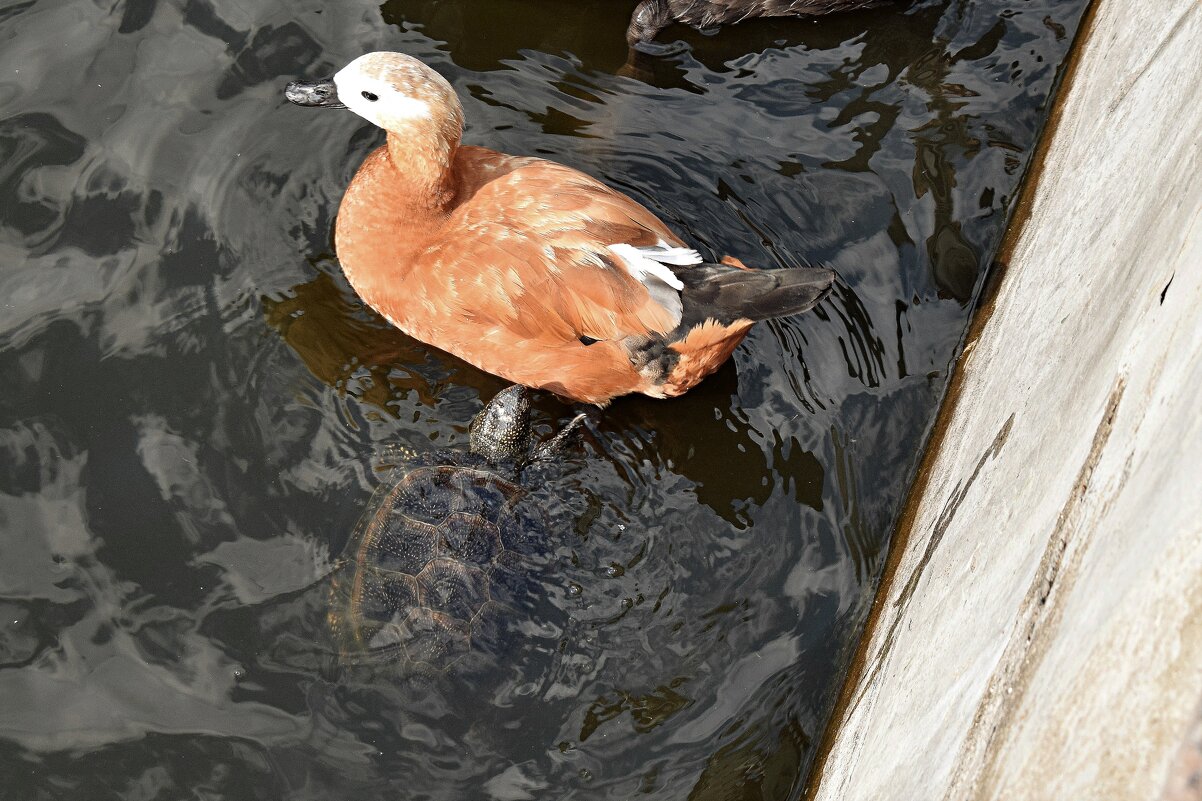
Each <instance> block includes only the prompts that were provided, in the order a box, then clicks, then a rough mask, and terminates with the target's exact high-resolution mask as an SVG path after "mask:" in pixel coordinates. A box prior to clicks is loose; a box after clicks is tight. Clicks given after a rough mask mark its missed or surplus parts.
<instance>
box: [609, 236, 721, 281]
mask: <svg viewBox="0 0 1202 801" xmlns="http://www.w3.org/2000/svg"><path fill="white" fill-rule="evenodd" d="M609 249H610V250H611V251H613V253H614V254H615V255H616V256H617V257H618V258H620V259H621V260H622V264H623V265H624V266H625V267H626V270H627V272H629V273H630V274H631V275H632V276H634V277H635V279H636V280H638V282H639V283H641V284H644V285H645V284H646V283H647V280H648V279H649V278H652V277H654V278H657V279H659V280H660V281H662V282H663V283H665V284H667V285H668V286H670V287H672V288H673V289H675V290H676V291H678V292H679V291H680V290H682V289H684V284H682V283H681V282H680V279H679V278H677V277H676V276H675V275H673V274H672V271H671V270H669V269H668V268H667V267H665V266H664V265H665V264H674V265H676V266H678V267H682V266H685V265H688V264H700V263H701V254H699V253H698V252H697V251H695V250H693V249H692V248H678V247H672V246H670V245H650V246H646V247H635V246H634V245H627V244H625V243H623V244H619V245H610V246H609Z"/></svg>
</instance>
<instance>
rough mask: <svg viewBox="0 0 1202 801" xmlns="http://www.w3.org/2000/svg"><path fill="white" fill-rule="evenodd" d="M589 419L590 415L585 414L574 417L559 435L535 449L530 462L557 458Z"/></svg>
mask: <svg viewBox="0 0 1202 801" xmlns="http://www.w3.org/2000/svg"><path fill="white" fill-rule="evenodd" d="M587 418H588V414H586V413H585V412H581V413H580V414H578V415H576V416H575V417H573V418H572V420H571V422H570V423H568V424H567V425H566V426H564V427H563V428H562V429H561V430H560V432H559V433H558V434H556V435H555V436H553V437H551V439H549V440H547V441H546V442H544V443H543V444H541V445H539V446H538V447H537V448H535V449H534V453H532V454H530V461H532V462H544V461H550V460H551V459H555V458H557V457H558V456H559V455H560V454H561V453H563V451H564V448H566V447H567V444H568V439H569V438H570V437H572V436H573V435H574V434H575V433H576V430H577V429H579V428H580V426H581V425H582V424H583V423H584V421H585V420H586V419H587Z"/></svg>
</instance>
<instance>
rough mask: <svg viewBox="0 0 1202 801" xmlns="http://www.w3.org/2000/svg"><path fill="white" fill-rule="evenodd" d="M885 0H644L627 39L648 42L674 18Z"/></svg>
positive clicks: (779, 12)
mask: <svg viewBox="0 0 1202 801" xmlns="http://www.w3.org/2000/svg"><path fill="white" fill-rule="evenodd" d="M885 1H886V0H642V2H641V3H639V5H638V7H637V8H635V10H634V13H633V14H631V15H630V27H629V28H627V29H626V41H627V42H628V43H629V44H630V46H631V47H633V46H634V45H636V44H638V43H639V42H649V41H651V40H652V39H654V38H655V35H656V34H657V33H659V32H660V31H661V30H663V29H664V28H666V27H667V26H669V25H671V24H672V23H673V22H683V23H684V24H686V25H692V26H693V27H694V28H707V27H710V26H713V25H723V24H726V23H731V22H742V21H743V20H745V19H752V18H754V17H802V16H819V15H822V14H832V13H835V12H837V11H854V10H856V9H859V8H869V7H871V6H876V5H880V4H881V3H882V2H885Z"/></svg>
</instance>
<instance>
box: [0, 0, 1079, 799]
mask: <svg viewBox="0 0 1202 801" xmlns="http://www.w3.org/2000/svg"><path fill="white" fill-rule="evenodd" d="M1084 4H1085V3H1084V0H1070V1H1068V2H1066V1H1065V0H1030V1H1029V2H1024V3H1022V4H1018V5H1016V4H1014V3H1003V2H1001V1H1000V0H971V1H969V0H923V1H921V2H916V3H913V4H898V5H893V6H886V7H882V8H879V9H875V10H872V11H866V12H861V13H855V14H849V15H846V16H843V17H836V18H830V19H825V20H820V21H813V20H768V21H758V22H755V23H750V24H747V25H744V26H738V27H732V28H727V29H724V30H722V31H720V32H716V33H715V32H704V33H702V32H696V31H692V30H690V29H687V28H680V27H674V28H671V29H669V30H667V31H665V33H664V34H663V36H661V39H660V41H659V42H658V43H657V44H655V45H654V46H653V48H652V49H653V50H654V53H653V54H651V55H647V56H645V57H641V58H640V59H638V60H637V61H634V62H631V63H628V58H629V53H628V52H627V50H626V47H625V44H624V40H623V36H622V34H623V31H624V29H625V26H626V22H627V19H628V13H629V10H630V9H629V7H628V6H629V5H632V4H620V3H614V2H612V0H584V1H582V2H567V0H490V2H487V3H485V2H467V0H439V1H438V2H435V1H434V0H414V1H413V2H401V0H390V2H387V3H385V4H384V5H383V6H380V5H378V2H374V1H372V0H365V1H364V2H351V3H345V4H340V5H339V6H338V8H337V9H334V8H333V7H331V6H329V4H324V3H318V2H315V1H314V0H300V2H296V3H280V2H277V1H276V0H258V1H257V2H252V3H246V2H240V3H235V2H229V0H127V1H126V2H113V3H101V4H98V3H94V2H90V1H85V0H63V1H62V2H59V3H28V2H17V3H7V4H0V44H2V45H3V46H2V47H0V297H3V298H6V300H5V302H4V303H3V304H0V380H2V381H3V382H4V386H5V391H4V393H3V395H2V396H0V526H2V533H0V536H2V540H0V548H2V554H3V556H2V558H0V697H3V698H4V699H5V702H4V704H3V705H2V706H0V787H3V788H5V793H8V794H11V795H12V796H13V797H19V798H28V799H37V798H59V797H79V798H82V797H87V798H100V797H113V798H175V797H181V796H183V795H195V796H199V797H222V798H231V799H233V798H248V799H249V798H278V797H288V798H330V797H336V798H340V797H349V796H351V795H352V794H353V795H354V796H355V797H356V798H394V797H396V796H397V794H398V793H403V794H404V795H405V797H410V798H496V799H517V798H630V797H635V796H639V795H646V796H649V797H653V798H680V799H685V798H689V799H732V798H740V799H752V798H755V799H759V798H763V799H768V798H772V799H776V798H790V797H795V796H796V795H797V793H798V792H799V790H800V787H801V785H802V783H803V780H804V776H805V773H806V771H807V770H808V766H809V763H810V760H811V758H812V755H813V748H814V744H815V742H816V741H817V739H818V738H819V736H820V734H821V729H822V727H823V725H824V723H825V721H826V717H827V715H828V713H829V709H830V705H831V702H832V700H833V696H834V693H835V691H836V689H837V687H838V685H839V682H840V680H841V676H842V672H843V668H844V666H845V663H846V658H847V654H848V653H849V649H850V648H851V647H852V646H853V645H854V642H855V639H856V637H857V635H858V633H859V630H860V627H861V624H862V622H863V619H864V614H865V611H866V608H867V604H868V602H869V601H870V598H871V592H872V589H873V587H874V580H875V576H876V572H877V567H878V565H879V564H880V562H881V559H882V556H883V553H884V548H885V545H886V543H887V537H888V533H889V531H890V527H891V525H892V522H893V520H894V518H895V515H896V513H897V507H898V504H899V501H900V498H901V496H902V494H903V492H904V491H905V488H906V485H907V482H908V480H909V477H910V475H911V473H912V470H913V466H914V464H915V463H916V460H917V456H918V449H919V447H920V445H921V443H922V440H923V436H924V433H925V431H926V429H927V427H928V425H929V423H930V421H931V418H932V415H933V413H934V410H935V406H936V404H937V401H938V399H939V397H940V395H941V393H942V391H943V387H944V385H945V383H946V378H947V371H948V368H949V365H950V364H951V362H952V361H953V359H954V358H955V355H956V348H957V343H958V341H959V338H960V336H961V333H962V332H963V330H964V327H965V324H966V321H967V314H968V309H969V308H970V306H971V301H972V299H973V297H974V295H975V293H976V291H977V287H978V286H979V285H980V283H981V278H982V274H983V270H984V269H985V267H986V266H987V265H988V263H989V260H990V258H991V255H992V252H993V249H994V247H995V246H996V243H997V241H998V238H999V236H1000V233H1001V228H1002V225H1003V224H1004V219H1005V215H1006V212H1007V210H1008V208H1009V205H1010V202H1011V199H1012V198H1013V196H1014V194H1015V192H1016V188H1017V183H1018V180H1019V178H1020V176H1021V173H1022V170H1023V168H1024V167H1025V165H1026V163H1027V161H1028V159H1029V156H1030V152H1031V148H1032V146H1033V143H1034V139H1035V136H1036V134H1037V132H1038V130H1039V128H1040V126H1041V124H1042V121H1043V119H1044V117H1045V114H1046V103H1047V99H1048V95H1049V92H1050V91H1051V89H1052V87H1053V84H1054V80H1055V76H1056V73H1057V70H1058V69H1059V65H1060V64H1061V62H1062V60H1063V58H1064V57H1065V54H1066V52H1067V49H1068V47H1069V44H1070V41H1071V39H1072V36H1073V34H1074V32H1075V30H1076V27H1077V24H1078V20H1079V17H1080V15H1081V12H1082V10H1083V7H1084ZM515 20H521V21H522V24H514V21H515ZM62 42H70V46H69V47H65V46H59V43H62ZM380 47H387V48H391V49H397V50H402V51H405V52H408V53H411V54H413V55H415V56H417V57H419V58H422V59H424V60H426V61H427V62H429V63H430V64H432V65H433V66H434V67H435V68H436V69H438V70H440V71H441V72H442V73H443V74H444V75H446V76H447V77H448V78H449V79H450V80H451V81H452V82H453V83H454V84H455V86H456V88H457V89H458V90H459V92H460V95H461V97H462V98H463V99H464V105H465V110H466V114H467V118H468V130H467V133H466V137H465V138H466V141H468V142H470V143H473V144H482V145H487V146H490V147H494V148H497V149H500V150H505V151H508V152H513V153H523V154H539V155H545V156H548V157H550V158H554V159H556V160H559V161H563V162H566V163H568V164H571V165H573V166H576V167H579V168H580V169H583V170H585V171H587V172H590V173H592V174H594V175H597V176H599V177H601V178H602V179H604V180H605V181H607V182H609V183H610V184H612V185H614V186H616V187H618V188H620V189H622V190H623V191H626V192H628V193H630V194H631V195H632V196H634V197H635V198H637V199H638V200H640V201H641V202H643V203H645V204H646V205H648V206H649V207H650V208H652V209H653V210H655V211H656V213H658V214H659V215H661V216H662V217H663V218H664V219H665V220H666V221H667V222H668V223H669V224H670V225H672V226H673V227H674V228H675V229H676V230H678V231H679V232H680V233H681V234H682V235H683V236H685V237H686V239H688V240H689V241H691V242H694V243H696V245H697V246H698V247H699V249H700V250H702V251H703V252H704V254H705V255H707V256H710V257H716V256H720V255H722V254H725V253H730V254H734V255H736V256H739V257H740V258H742V259H743V260H744V261H746V262H747V263H748V264H752V265H758V266H764V267H789V266H796V265H799V264H805V263H817V264H825V265H829V266H831V267H833V268H834V269H835V270H836V271H837V272H838V273H839V276H840V278H839V282H838V285H837V287H836V291H835V292H834V293H833V294H832V295H831V297H830V298H829V299H828V300H827V301H825V302H823V303H822V304H821V305H820V306H819V307H818V308H817V309H816V310H815V311H814V312H813V313H810V314H807V315H803V316H801V317H797V318H793V319H788V320H783V321H775V322H772V323H770V324H765V325H761V326H758V327H757V328H756V329H755V330H754V331H753V333H752V335H751V336H750V337H749V338H748V339H747V341H746V343H745V344H744V345H743V346H741V347H740V349H739V350H738V351H737V353H736V354H735V358H734V359H733V360H732V361H731V363H730V364H728V365H727V366H726V367H725V368H723V369H722V370H721V371H719V372H718V373H717V374H716V375H715V376H713V377H712V378H710V379H709V380H707V381H706V382H705V383H703V384H702V385H701V386H699V387H698V388H697V389H696V390H694V391H693V392H691V393H689V394H688V395H686V396H685V397H683V398H680V399H677V400H674V401H671V402H662V401H653V400H650V399H643V398H626V399H621V400H619V401H618V402H616V403H615V404H613V406H612V407H610V408H609V409H608V410H606V411H605V412H604V413H603V414H599V415H594V416H593V418H592V420H591V421H590V423H589V426H588V431H587V433H586V434H585V436H583V437H582V438H581V441H580V443H579V445H578V446H577V447H576V448H575V450H574V451H573V452H572V454H571V455H570V456H569V458H568V459H566V460H565V462H564V463H563V464H561V465H557V466H553V467H548V468H546V470H545V471H544V472H541V473H539V474H538V475H537V476H536V477H535V478H534V479H533V480H531V481H530V485H531V492H532V496H531V497H532V499H533V500H534V501H537V502H538V504H540V505H541V507H542V508H544V509H545V510H546V512H547V514H548V515H550V516H551V517H552V519H554V520H555V521H557V522H556V525H555V526H554V527H553V529H552V531H554V536H551V537H548V538H547V540H546V542H545V543H544V545H545V550H544V551H542V552H540V554H539V559H540V560H541V561H540V563H539V564H540V567H539V570H538V571H537V585H538V586H539V587H540V588H541V590H542V591H543V592H544V594H545V597H546V598H547V599H548V602H549V603H552V604H553V605H554V606H555V609H556V610H557V616H552V618H551V621H552V622H551V623H548V624H547V626H545V627H543V628H538V629H537V631H536V632H535V633H534V634H530V632H529V631H528V632H527V634H528V635H529V639H530V642H529V643H528V647H518V648H517V649H516V650H514V651H510V652H506V653H505V655H504V656H503V657H501V658H498V659H497V660H495V663H493V664H492V665H491V666H489V667H488V669H487V670H475V671H474V672H473V671H464V672H462V673H455V672H454V671H451V672H448V673H446V674H441V675H435V676H421V675H408V674H404V673H402V672H397V673H390V672H388V671H387V670H381V671H377V672H376V673H374V674H371V675H366V676H365V675H350V674H347V673H340V672H338V671H337V670H333V671H331V670H330V669H329V665H328V664H327V663H326V661H327V660H325V659H324V658H323V657H322V653H323V651H322V643H323V642H325V639H324V638H325V637H326V636H327V634H326V632H325V625H326V622H325V621H326V616H327V614H328V609H327V599H328V594H327V593H326V592H325V591H324V590H323V587H324V586H325V584H326V583H327V582H328V578H327V574H328V573H329V572H330V571H331V570H332V569H333V567H334V565H335V563H336V560H337V559H338V557H339V554H340V552H341V550H342V548H343V547H344V546H345V544H346V542H347V540H348V538H349V536H350V533H351V531H352V530H353V528H354V526H355V523H356V521H357V520H358V518H359V516H360V514H361V513H362V511H363V507H364V504H365V503H366V500H367V498H368V496H369V494H370V493H371V490H372V489H373V487H375V486H376V485H377V484H378V483H379V481H380V480H381V478H380V474H379V473H378V471H377V470H376V466H377V465H376V462H377V459H376V458H375V454H376V452H377V451H378V449H379V448H380V447H381V446H384V445H386V444H391V443H405V444H407V445H410V446H413V447H416V448H419V449H428V448H435V447H443V446H462V445H463V443H464V439H465V431H466V425H467V423H468V421H469V420H470V419H471V417H472V415H473V414H475V412H476V411H477V410H478V409H479V408H480V405H481V400H482V399H486V398H488V397H490V396H491V395H493V394H494V393H495V392H496V391H497V390H499V389H500V388H501V387H502V386H503V384H502V382H501V381H499V380H498V379H496V378H493V377H491V376H488V375H485V374H483V373H481V372H479V371H478V370H475V369H474V368H472V367H470V366H468V365H466V364H464V363H463V362H460V361H459V360H457V359H455V358H454V357H451V356H448V355H447V354H443V353H440V352H438V351H436V350H433V349H431V348H428V347H426V346H423V345H421V344H420V343H417V342H414V341H413V340H411V339H409V338H408V337H406V336H404V335H403V334H400V333H399V332H396V331H394V330H392V329H390V328H389V327H388V326H387V325H386V324H384V323H383V322H382V321H381V320H380V319H379V318H378V317H376V316H375V315H374V314H373V313H371V312H370V311H369V310H366V309H365V308H364V307H363V306H362V304H361V303H360V302H359V301H358V300H357V299H356V298H355V296H354V295H353V293H351V292H350V290H349V288H348V287H347V285H346V283H345V281H344V279H343V278H342V275H341V273H340V271H339V269H338V266H337V261H336V258H335V257H334V255H333V254H332V252H331V245H330V240H331V234H330V232H331V228H332V223H333V216H334V214H335V212H336V210H337V205H338V200H339V198H340V197H341V193H342V191H343V189H344V187H345V186H346V184H347V182H348V181H349V179H350V176H351V175H352V174H353V172H354V169H355V167H356V166H357V165H358V163H359V161H360V160H361V159H362V157H363V156H364V155H365V154H366V153H367V152H369V151H370V150H371V149H372V148H373V147H375V146H376V145H378V143H379V142H380V134H379V133H378V132H377V131H375V130H374V129H372V128H371V127H370V126H367V125H366V124H364V123H362V121H361V120H359V119H358V118H355V117H353V116H352V115H349V114H346V113H334V112H326V113H321V112H311V111H304V110H300V109H296V108H292V107H289V106H287V105H286V104H285V102H284V101H283V98H282V94H281V88H282V85H283V83H284V82H285V81H287V80H289V79H292V78H294V77H302V76H315V75H324V74H329V73H330V72H332V71H333V70H334V69H335V68H336V67H337V66H339V65H341V64H342V63H345V62H346V61H348V60H349V59H350V58H352V57H354V56H356V55H358V54H359V53H361V52H364V51H366V50H369V49H376V48H380ZM571 411H572V410H571V409H569V408H567V407H566V406H564V405H563V404H561V403H560V402H559V401H557V400H555V399H554V398H550V397H542V398H540V399H539V400H538V402H537V404H536V409H535V418H536V427H537V429H538V430H539V431H540V432H541V434H542V435H544V436H545V435H546V434H548V433H549V432H550V431H551V430H552V429H553V428H556V427H558V426H559V425H561V424H562V422H563V421H564V420H565V419H566V418H567V416H568V415H569V413H570V412H571ZM535 580H536V579H535V578H533V577H532V578H531V581H532V582H533V581H535ZM513 624H514V625H515V626H518V627H519V628H520V627H521V625H522V621H520V620H515V621H513ZM527 628H528V629H530V631H534V629H531V628H530V627H527Z"/></svg>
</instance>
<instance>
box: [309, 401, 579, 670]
mask: <svg viewBox="0 0 1202 801" xmlns="http://www.w3.org/2000/svg"><path fill="white" fill-rule="evenodd" d="M584 419H585V415H584V414H578V415H577V416H576V417H575V418H573V419H572V421H571V422H569V423H568V424H567V425H566V426H565V427H564V428H563V429H562V430H561V431H560V432H559V433H558V434H556V435H555V436H553V437H552V438H550V439H549V440H547V441H546V442H545V443H543V444H541V445H539V446H537V447H533V448H532V441H531V429H530V390H528V389H527V388H526V387H524V386H521V385H515V386H511V387H508V388H506V389H504V390H502V391H501V392H499V393H498V394H497V395H496V396H495V397H494V398H493V399H492V400H491V401H490V402H489V403H488V404H487V405H486V406H485V408H484V409H483V410H482V411H481V412H480V413H479V414H478V415H476V417H475V418H473V420H472V422H471V424H470V425H469V428H468V432H469V447H468V449H467V450H462V449H460V450H450V449H443V450H438V451H433V452H426V453H417V452H414V451H413V450H410V449H406V448H401V447H396V446H393V447H392V448H390V449H388V451H387V452H386V456H387V461H388V462H391V463H392V464H393V465H394V466H393V467H392V470H391V472H390V473H389V474H388V476H387V478H386V479H385V480H384V481H383V482H382V483H381V484H380V486H379V487H378V488H377V490H376V491H375V493H374V494H373V495H372V499H371V501H370V502H369V503H368V506H367V509H366V511H365V512H364V514H363V516H362V518H361V519H360V521H359V524H358V525H357V526H356V528H355V531H354V533H353V535H352V536H351V538H350V540H349V541H348V543H347V545H346V549H345V552H344V554H343V556H342V559H341V560H340V561H339V564H338V565H337V566H336V569H335V571H334V573H333V581H332V584H331V589H330V607H329V613H328V619H329V625H330V631H331V633H332V635H333V637H334V640H335V645H336V649H337V651H338V653H339V654H340V656H341V657H342V658H343V659H344V660H346V661H348V662H352V663H364V662H369V663H381V662H389V661H398V662H405V663H408V664H410V665H413V666H415V667H419V668H425V669H430V670H434V671H438V672H443V671H446V670H447V669H448V668H449V667H451V666H452V665H454V664H455V663H456V662H458V661H459V660H461V659H462V658H463V657H464V656H466V655H467V654H468V653H470V652H472V650H473V647H474V645H476V644H478V643H482V642H487V641H489V640H492V639H494V638H495V637H497V636H498V631H499V629H500V628H502V627H503V623H504V617H505V616H506V615H512V614H513V613H514V607H516V606H521V605H522V603H521V597H520V596H521V595H522V593H524V592H529V591H530V582H529V580H528V577H526V576H525V575H524V570H523V561H524V559H525V555H526V553H527V551H528V546H529V543H530V541H531V540H532V539H537V538H539V537H540V536H542V535H543V534H544V532H543V531H542V530H541V529H543V528H544V526H545V518H544V519H542V520H540V519H539V515H538V514H537V510H530V509H526V508H523V505H522V504H521V503H520V501H521V500H522V499H523V498H524V497H525V496H526V494H527V493H526V490H525V489H523V488H522V486H521V484H520V473H521V471H522V469H523V468H525V467H526V466H528V465H529V464H531V463H532V462H536V461H542V460H550V459H554V458H555V457H556V456H557V455H559V454H560V453H561V452H562V450H563V448H564V446H565V444H566V443H567V442H568V439H569V437H570V436H571V434H572V433H573V432H574V431H575V430H576V429H577V428H578V427H579V426H580V425H581V423H582V422H583V420H584ZM494 645H495V643H494Z"/></svg>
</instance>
